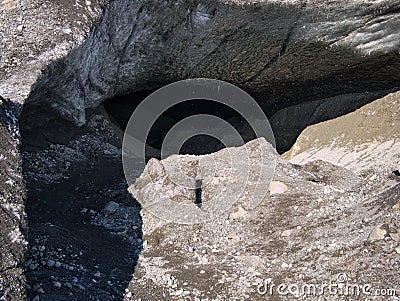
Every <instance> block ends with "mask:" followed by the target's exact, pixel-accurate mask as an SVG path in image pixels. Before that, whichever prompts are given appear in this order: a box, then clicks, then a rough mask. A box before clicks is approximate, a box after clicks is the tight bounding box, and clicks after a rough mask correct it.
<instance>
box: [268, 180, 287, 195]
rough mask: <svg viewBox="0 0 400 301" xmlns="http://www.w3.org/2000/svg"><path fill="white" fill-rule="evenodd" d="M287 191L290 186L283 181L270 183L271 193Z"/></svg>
mask: <svg viewBox="0 0 400 301" xmlns="http://www.w3.org/2000/svg"><path fill="white" fill-rule="evenodd" d="M286 191H288V187H287V186H286V185H285V184H283V183H282V182H279V181H272V182H271V184H270V185H269V194H270V195H274V194H280V193H285V192H286Z"/></svg>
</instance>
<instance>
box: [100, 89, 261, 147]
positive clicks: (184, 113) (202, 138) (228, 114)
mask: <svg viewBox="0 0 400 301" xmlns="http://www.w3.org/2000/svg"><path fill="white" fill-rule="evenodd" d="M152 92H153V91H140V92H135V93H131V94H127V95H124V96H119V97H115V98H112V99H108V100H106V101H105V102H104V103H103V105H104V108H105V111H106V112H107V114H108V115H109V117H110V121H111V122H112V123H114V124H115V125H117V126H118V127H119V128H120V129H121V130H122V131H124V130H125V129H126V127H127V124H128V122H129V119H130V117H131V115H132V113H133V112H134V111H135V109H136V107H137V106H138V105H139V104H140V102H141V101H143V100H144V99H145V98H146V97H147V96H148V95H150V94H151V93H152ZM200 114H206V115H212V116H215V117H217V118H220V119H221V120H223V121H226V122H228V123H229V124H230V125H231V126H232V127H233V128H234V129H235V130H236V131H237V132H238V133H239V135H240V136H241V137H242V138H243V141H244V142H248V141H250V140H252V139H254V138H256V135H255V133H254V131H253V129H252V128H251V126H250V125H249V123H248V122H247V120H246V119H245V118H244V117H243V116H241V114H240V113H239V112H236V111H235V110H234V109H232V108H230V107H228V106H226V105H223V104H221V103H218V102H215V101H211V100H205V99H194V100H188V101H185V102H182V103H180V104H177V105H174V106H172V107H170V108H168V109H167V110H166V111H164V112H163V113H162V114H161V115H160V116H159V117H158V118H157V120H156V121H155V122H154V124H153V126H152V128H151V130H150V133H149V135H148V137H147V140H146V145H147V146H150V147H152V148H155V149H157V150H160V149H161V147H162V144H163V142H164V138H165V137H166V135H167V133H168V132H169V131H170V130H171V129H172V128H173V127H174V126H175V125H177V124H178V123H179V122H180V121H182V120H184V119H186V118H188V117H191V116H195V115H200ZM224 147H226V146H225V145H224V143H223V142H222V141H220V140H219V139H218V137H212V136H209V135H205V134H196V135H192V136H191V137H189V139H187V140H186V141H185V142H184V143H183V145H182V147H181V148H180V150H179V154H192V155H203V154H208V153H213V152H216V151H218V150H220V149H222V148H224Z"/></svg>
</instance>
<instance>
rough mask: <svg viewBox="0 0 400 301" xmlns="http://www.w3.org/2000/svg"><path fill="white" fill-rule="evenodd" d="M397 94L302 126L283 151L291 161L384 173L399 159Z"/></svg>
mask: <svg viewBox="0 0 400 301" xmlns="http://www.w3.org/2000/svg"><path fill="white" fill-rule="evenodd" d="M399 114H400V93H399V92H395V93H391V94H389V95H387V96H385V97H383V98H381V99H378V100H376V101H374V102H372V103H370V104H368V105H365V106H364V107H362V108H360V109H358V110H356V111H355V112H352V113H350V114H347V115H344V116H341V117H339V118H336V119H333V120H328V121H325V122H322V123H319V124H315V125H312V126H310V127H308V128H307V129H305V130H304V131H303V132H302V133H301V135H300V136H299V138H298V139H297V141H296V143H295V144H294V146H293V147H292V149H291V150H290V151H289V152H288V153H286V154H285V157H286V158H288V159H290V161H291V162H293V163H295V164H305V163H307V162H310V161H313V160H317V159H319V160H324V161H328V162H331V163H333V164H336V165H340V166H344V167H346V168H348V169H350V170H352V171H354V172H357V173H362V174H364V175H365V176H372V175H373V174H376V175H378V176H384V175H385V174H387V173H388V172H390V171H392V170H396V169H397V166H398V165H399V162H400V142H399V137H400V123H399V120H398V118H399Z"/></svg>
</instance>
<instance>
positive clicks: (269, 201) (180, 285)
mask: <svg viewBox="0 0 400 301" xmlns="http://www.w3.org/2000/svg"><path fill="white" fill-rule="evenodd" d="M264 143H265V142H263V141H262V140H258V141H257V140H255V141H251V142H249V143H247V144H246V145H245V146H243V147H242V148H246V147H247V148H251V147H252V145H253V146H254V145H257V144H264ZM239 149H240V148H239ZM229 150H231V149H230V148H228V149H225V150H222V151H219V152H216V153H213V154H210V155H204V156H197V157H195V156H171V157H168V158H167V159H164V160H161V161H158V160H157V161H155V160H151V161H149V163H148V164H147V166H146V168H145V170H144V172H143V174H142V175H141V176H140V177H139V178H138V180H137V181H136V182H135V183H134V184H133V185H132V186H131V187H130V188H129V191H130V192H131V193H132V194H133V195H134V196H135V198H137V200H138V201H139V202H140V203H141V204H142V206H143V209H142V217H143V239H144V240H145V242H146V244H144V249H143V250H142V252H141V254H140V257H139V261H138V265H137V267H136V268H135V275H134V277H133V279H132V281H131V282H130V284H129V286H128V291H130V292H135V289H136V287H137V285H138V284H139V285H144V284H146V285H150V283H151V287H152V288H153V289H154V291H158V292H160V293H161V292H162V293H163V294H164V295H165V296H166V297H164V298H167V299H171V300H180V299H179V296H181V294H183V293H184V292H185V291H186V292H187V294H188V296H189V295H190V296H191V297H192V298H193V299H196V298H199V299H201V298H203V299H209V300H225V299H227V300H228V299H229V300H246V298H247V299H249V300H261V299H262V298H264V297H265V296H264V294H263V290H262V288H263V285H264V284H265V283H271V282H272V283H274V284H278V283H284V284H286V283H288V284H290V283H296V284H297V285H307V283H308V284H309V282H308V280H307V279H314V280H313V283H326V282H328V281H333V282H335V281H337V278H336V277H335V276H334V275H332V273H331V271H332V270H335V271H340V272H341V273H342V274H345V275H351V277H352V278H351V279H352V281H354V282H357V283H364V281H366V279H367V280H368V281H372V282H373V285H374V286H381V287H386V286H388V287H390V286H391V285H392V284H393V281H395V283H397V282H396V281H397V280H396V279H397V278H398V271H397V269H396V268H391V267H390V265H391V264H390V265H388V264H387V263H386V262H382V260H381V256H382V252H383V251H382V250H383V248H385V249H388V250H389V251H388V252H385V256H388V260H390V261H393V262H398V254H397V253H396V251H395V249H394V248H395V245H393V243H392V241H386V240H381V239H382V238H383V236H384V235H385V234H386V233H388V232H387V230H382V229H381V227H379V229H378V230H374V231H375V232H376V233H375V232H374V234H371V235H370V232H371V225H372V227H373V226H374V225H381V223H382V222H380V221H382V220H384V219H386V218H387V212H388V210H390V209H391V207H392V206H393V205H392V204H393V203H394V202H395V201H397V198H398V193H399V191H400V185H395V186H394V187H390V188H388V189H386V190H384V191H382V190H381V188H380V187H377V186H371V185H370V184H369V182H368V181H361V180H360V179H359V177H358V176H357V175H356V174H354V173H352V172H351V171H349V170H347V169H345V168H343V167H340V166H335V165H332V164H330V163H327V162H323V161H314V162H312V163H309V164H306V165H303V166H301V165H292V164H291V163H289V162H287V161H285V160H282V159H280V158H279V157H276V153H275V151H273V150H272V149H269V150H270V151H267V152H266V154H267V155H266V156H265V154H264V155H263V154H262V153H258V154H254V156H252V159H253V160H254V162H261V161H262V162H264V158H274V157H275V158H276V162H277V165H276V169H275V173H274V175H273V180H274V181H279V182H281V183H285V185H287V187H288V190H287V191H286V192H285V193H282V194H275V195H274V196H270V195H269V193H268V187H269V185H268V183H264V182H266V181H265V180H266V179H263V182H262V183H263V185H262V190H263V191H262V192H261V190H260V191H259V193H261V194H262V196H263V198H262V201H261V202H259V203H258V204H257V205H256V206H253V207H252V208H250V206H248V205H249V204H250V203H251V198H252V197H254V196H255V195H256V194H252V193H251V189H250V190H248V189H249V188H251V186H252V185H249V186H250V187H248V186H246V185H245V189H244V192H243V194H240V195H239V194H236V193H235V192H236V191H237V187H238V185H239V183H241V182H239V183H238V182H235V181H229V180H225V179H229V178H230V177H232V178H235V177H237V173H238V172H233V173H228V172H227V170H228V168H227V167H228V166H230V165H231V164H232V165H235V164H237V165H238V166H246V164H245V162H244V156H234V157H233V162H230V161H229V160H224V161H221V160H222V159H223V158H224V156H223V154H224V152H226V151H229ZM231 151H232V150H231ZM235 151H238V149H235ZM263 156H265V157H263ZM211 158H212V159H213V160H211ZM207 160H210V161H215V162H220V164H222V165H220V166H218V167H219V168H217V169H216V174H218V177H219V180H218V181H211V182H210V183H209V184H208V185H207V181H204V182H203V183H204V184H205V185H204V187H203V195H204V203H203V206H202V207H201V208H198V207H197V206H196V204H194V198H195V194H194V191H193V190H191V189H183V188H182V186H179V185H177V182H175V183H172V182H173V180H172V179H175V181H176V180H179V181H180V180H181V178H178V177H176V176H175V173H171V170H169V169H168V166H173V167H174V170H175V172H176V173H179V170H182V171H184V173H185V174H186V175H187V176H188V178H190V182H195V178H196V176H197V175H198V174H199V170H200V168H199V166H200V165H201V164H195V163H194V162H199V161H200V162H201V161H203V162H207ZM203 166H204V165H203ZM204 167H209V166H204ZM255 170H257V169H256V166H254V165H252V164H250V173H253V172H254V171H255ZM243 172H244V168H243V169H242V170H241V173H243ZM168 175H169V176H168ZM224 178H225V179H224ZM179 181H178V182H179ZM249 182H250V183H251V180H250V181H249ZM193 185H194V183H193ZM179 187H181V188H179ZM189 188H190V187H189ZM215 191H227V192H234V193H227V194H226V195H224V196H223V198H221V199H220V201H221V202H225V204H226V203H229V202H230V201H231V200H232V198H234V200H235V202H232V205H231V206H226V207H225V208H224V209H225V210H224V211H223V212H222V211H219V212H216V213H217V214H215V215H213V218H211V219H208V220H199V217H201V214H202V213H203V212H202V209H204V210H207V199H208V198H209V195H210V194H212V193H214V192H215ZM247 192H250V193H247ZM162 196H164V198H163V197H162ZM165 196H168V197H169V198H170V199H171V200H173V201H174V202H175V204H174V206H172V205H170V206H166V204H167V202H166V201H167V200H166V198H165ZM184 206H188V207H190V208H191V211H190V212H192V215H191V219H190V220H186V221H185V222H184V223H183V222H181V221H182V215H183V214H185V213H187V212H189V210H187V211H186V210H182V208H180V207H184ZM208 208H211V207H208ZM157 209H160V210H157ZM212 209H215V207H214V208H212ZM168 210H170V212H169V214H166V213H165V212H166V211H168ZM161 212H162V213H164V214H160V213H161ZM244 212H245V214H244ZM396 223H397V221H396V220H395V219H391V220H390V221H388V223H387V224H385V226H384V227H386V229H389V228H394V227H396ZM368 239H369V240H375V239H379V240H380V242H379V243H380V245H382V248H380V247H377V246H375V244H371V243H367V241H368ZM360 266H361V267H362V269H360ZM383 271H385V272H383ZM166 274H167V275H168V279H166V280H164V279H163V278H161V277H160V275H166ZM282 275H284V279H282ZM299 275H302V276H301V277H299ZM366 275H368V276H366ZM169 279H173V281H170V280H169ZM371 279H372V280H371ZM335 283H336V282H335ZM371 285H372V284H371ZM211 287H212V288H213V289H210V288H211ZM178 295H179V296H178ZM268 296H269V295H268ZM325 297H326V299H327V300H336V299H337V296H328V295H327V296H325Z"/></svg>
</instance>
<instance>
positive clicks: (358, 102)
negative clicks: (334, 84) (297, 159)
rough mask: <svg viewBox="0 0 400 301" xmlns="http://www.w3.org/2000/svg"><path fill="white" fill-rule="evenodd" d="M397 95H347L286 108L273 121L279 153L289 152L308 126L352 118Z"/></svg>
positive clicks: (380, 93) (364, 93)
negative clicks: (352, 114) (368, 106)
mask: <svg viewBox="0 0 400 301" xmlns="http://www.w3.org/2000/svg"><path fill="white" fill-rule="evenodd" d="M390 92H393V91H376V92H362V93H352V94H343V95H338V96H334V97H330V98H325V99H319V100H315V101H306V102H304V103H301V104H299V105H295V106H290V107H286V108H284V109H282V110H279V111H278V112H276V113H275V114H274V115H273V116H272V118H271V119H270V123H271V126H272V129H273V131H274V135H275V140H276V144H277V145H278V146H279V149H278V150H279V152H280V153H283V152H286V151H288V150H289V149H290V148H291V147H292V146H293V144H294V143H295V142H296V139H297V137H298V136H299V135H300V134H301V132H302V131H303V130H304V129H305V128H306V127H308V126H310V125H313V124H316V123H320V122H323V121H326V120H330V119H334V118H336V117H339V116H341V115H344V114H348V113H350V112H352V111H355V110H356V109H358V108H360V107H362V106H363V105H365V104H367V103H369V102H371V101H374V100H377V99H379V98H381V97H383V96H385V95H387V94H389V93H390Z"/></svg>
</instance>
